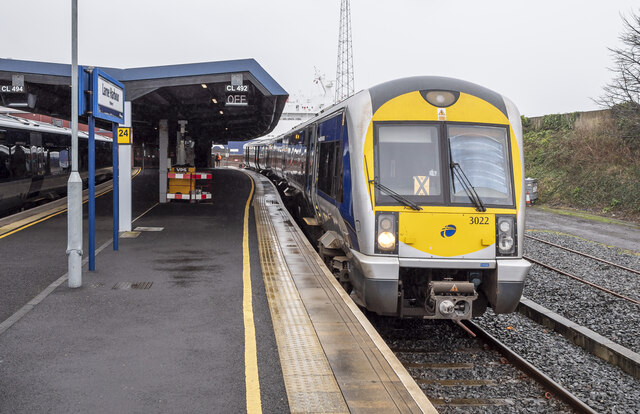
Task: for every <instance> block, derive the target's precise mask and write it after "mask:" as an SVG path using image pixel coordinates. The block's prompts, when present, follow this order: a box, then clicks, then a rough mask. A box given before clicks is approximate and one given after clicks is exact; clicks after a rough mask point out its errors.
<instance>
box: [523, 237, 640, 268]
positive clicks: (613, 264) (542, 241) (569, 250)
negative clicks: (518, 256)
mask: <svg viewBox="0 0 640 414" xmlns="http://www.w3.org/2000/svg"><path fill="white" fill-rule="evenodd" d="M524 237H527V238H529V239H532V240H535V241H538V242H540V243H544V244H548V245H550V246H553V247H557V248H558V249H562V250H566V251H568V252H571V253H575V254H579V255H580V256H584V257H588V258H589V259H593V260H597V261H599V262H602V263H606V264H608V265H611V266H614V267H617V268H619V269H623V270H626V271H627V272H631V273H635V274H637V275H640V270H636V269H631V268H629V267H625V266H622V265H619V264H617V263H613V262H610V261H608V260H605V259H601V258H599V257H596V256H592V255H590V254H586V253H583V252H580V251H578V250H573V249H570V248H568V247H564V246H560V245H559V244H555V243H551V242H549V241H546V240H542V239H539V238H537V237H534V236H529V235H528V234H525V236H524Z"/></svg>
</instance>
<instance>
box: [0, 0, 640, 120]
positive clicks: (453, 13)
mask: <svg viewBox="0 0 640 414" xmlns="http://www.w3.org/2000/svg"><path fill="white" fill-rule="evenodd" d="M78 3H79V7H78V8H79V36H78V37H79V62H80V64H86V65H93V66H111V67H119V68H128V67H141V66H156V65H167V64H177V63H192V62H207V61H216V60H227V59H243V58H255V59H256V60H257V61H258V63H260V64H261V65H262V66H263V67H264V68H265V69H266V70H267V71H268V72H269V73H270V74H271V76H273V77H274V78H275V80H276V81H277V82H278V83H280V85H282V87H283V88H284V89H285V90H287V91H288V92H289V93H290V94H295V93H297V92H299V91H302V92H304V93H307V94H311V93H313V92H314V88H315V86H314V85H313V83H312V81H313V78H314V67H316V68H318V70H319V71H320V72H322V73H324V74H325V75H326V77H327V78H328V79H334V78H335V72H336V56H337V48H338V45H337V44H338V28H339V15H340V0H236V1H229V0H225V1H219V0H180V1H174V0H172V1H169V0H108V1H98V0H78ZM634 11H635V12H636V13H638V12H639V11H640V5H639V3H638V0H581V1H578V0H552V1H550V0H536V1H533V0H528V1H523V0H502V1H497V0H496V1H493V0H485V1H478V0H464V1H463V0H457V1H456V0H446V1H445V0H441V1H430V0H393V1H388V0H387V1H373V0H351V16H352V21H351V23H352V32H353V34H352V36H353V57H354V72H355V86H356V90H360V89H363V88H367V87H369V86H372V85H375V84H377V83H381V82H384V81H387V80H391V79H395V78H399V77H404V76H413V75H439V76H450V77H456V78H461V79H465V80H468V81H471V82H474V83H478V84H480V85H483V86H486V87H488V88H490V89H493V90H495V91H497V92H500V93H502V94H504V95H506V96H508V97H509V98H510V99H511V100H513V101H514V102H515V103H516V105H517V106H518V107H519V108H520V111H521V113H522V114H524V115H527V116H536V115H544V114H548V113H562V112H572V111H585V110H593V109H598V107H597V106H596V105H595V104H594V103H593V102H592V101H591V98H597V97H598V96H599V95H600V93H601V90H602V86H603V85H604V84H606V83H607V82H608V81H609V80H610V78H611V72H609V71H608V70H607V68H608V67H611V66H612V59H611V54H610V52H609V51H608V50H607V47H618V46H620V42H619V39H618V36H619V35H620V33H621V31H622V22H621V18H620V14H621V13H622V14H624V15H627V16H629V15H630V14H631V12H634ZM70 37H71V0H20V1H18V0H2V13H0V39H2V47H0V57H2V58H13V59H23V60H36V61H47V62H59V63H71V40H70Z"/></svg>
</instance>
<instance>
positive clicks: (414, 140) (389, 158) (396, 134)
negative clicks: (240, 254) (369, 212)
mask: <svg viewBox="0 0 640 414" xmlns="http://www.w3.org/2000/svg"><path fill="white" fill-rule="evenodd" d="M439 131H440V130H439V128H438V127H437V126H434V125H406V124H405V125H401V124H386V125H385V124H379V125H377V126H376V139H375V143H376V145H375V178H376V180H377V181H378V182H379V183H380V184H382V185H383V186H385V187H387V188H389V189H390V190H392V191H394V192H396V193H398V194H400V195H401V196H403V197H405V198H407V199H408V200H411V201H413V202H416V203H418V204H431V203H443V202H444V196H443V192H442V167H441V165H440V164H441V163H440V133H439ZM371 178H373V177H371ZM376 200H377V202H378V203H380V204H390V205H396V204H399V202H398V201H397V200H395V199H394V198H393V197H392V196H391V195H390V194H388V192H387V191H385V190H383V189H381V188H376Z"/></svg>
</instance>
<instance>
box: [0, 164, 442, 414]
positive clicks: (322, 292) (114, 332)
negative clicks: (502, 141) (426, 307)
mask: <svg viewBox="0 0 640 414" xmlns="http://www.w3.org/2000/svg"><path fill="white" fill-rule="evenodd" d="M155 174H156V175H155V176H154V175H153V171H151V172H150V174H148V176H147V175H142V176H141V177H138V178H136V179H134V181H133V188H134V191H136V196H134V214H133V217H137V215H139V214H142V212H144V211H146V210H148V209H149V208H150V207H152V208H151V209H150V210H149V211H148V212H146V214H144V215H142V217H140V218H139V219H138V220H136V221H135V223H134V224H133V228H134V230H135V229H136V228H138V231H139V232H134V233H132V234H129V235H128V236H129V237H130V238H121V239H120V241H119V243H120V251H118V252H114V251H113V250H112V248H111V244H110V243H109V231H110V214H109V213H108V212H107V210H108V207H107V206H108V205H109V202H110V197H109V196H108V195H105V196H104V197H103V198H104V200H102V201H100V203H99V205H100V206H102V207H98V206H97V207H98V209H99V213H98V214H97V215H98V223H97V226H96V227H97V228H98V234H99V236H98V239H97V241H96V246H97V247H100V246H102V247H103V249H102V250H101V251H100V252H99V254H98V255H97V256H96V271H95V272H87V271H86V267H85V271H84V273H83V287H82V288H79V289H69V288H68V287H67V286H66V283H61V284H60V285H59V286H57V287H54V288H50V290H51V291H52V292H51V293H50V294H49V295H48V296H46V297H44V298H43V299H42V301H41V302H39V303H37V304H34V306H31V309H30V311H29V312H28V313H25V314H24V315H23V316H22V317H21V318H20V319H18V320H16V321H15V323H12V324H11V325H10V326H9V327H8V328H6V329H5V330H4V332H2V333H0V412H42V411H48V412H105V413H110V412H114V413H115V412H118V413H120V412H225V413H227V412H246V411H254V410H255V408H256V405H255V403H256V401H255V399H253V397H251V396H250V395H249V393H248V391H247V387H246V385H247V384H248V383H249V381H248V380H247V378H249V377H250V374H249V373H248V370H247V362H246V361H247V359H246V355H245V349H246V346H247V342H250V339H247V337H246V329H245V323H246V315H247V313H246V309H244V306H243V294H245V293H246V284H245V285H243V270H245V269H247V268H250V272H249V274H248V276H249V278H250V282H251V288H252V291H251V292H252V294H251V299H252V311H253V312H252V316H253V318H252V320H253V325H254V327H255V345H256V348H255V353H256V357H257V372H258V380H259V404H260V408H261V410H262V411H263V412H273V413H280V412H290V411H291V412H380V413H383V412H384V413H388V412H423V411H427V412H430V411H431V408H432V407H431V406H430V404H429V403H428V401H427V400H426V397H424V395H423V394H422V393H420V392H419V389H417V386H416V385H415V383H414V382H413V380H411V379H410V378H407V377H404V376H403V372H404V374H406V371H405V370H404V368H402V366H401V365H400V364H399V363H398V362H397V360H395V357H393V356H392V355H389V354H388V353H387V351H388V348H386V349H385V345H384V344H380V343H378V341H379V337H376V336H377V333H375V331H373V332H372V330H373V328H372V327H371V326H370V324H368V321H366V319H364V316H362V314H361V313H360V312H359V310H358V309H357V307H355V305H354V304H353V302H350V299H349V298H348V297H347V295H346V294H345V293H344V291H342V290H341V289H340V287H339V285H337V283H336V282H335V280H334V279H333V278H332V276H331V275H330V274H329V273H328V270H327V269H326V268H324V267H323V265H322V263H321V261H320V259H319V258H318V257H317V255H315V252H314V251H313V248H312V247H311V246H310V245H309V244H308V242H307V241H306V239H304V238H303V236H302V233H301V232H300V231H299V230H297V228H296V227H295V225H292V220H291V219H290V217H288V213H286V211H285V210H283V209H282V208H281V207H280V206H279V204H278V197H277V193H275V190H274V189H273V187H272V185H271V183H269V182H268V181H266V179H263V178H262V177H259V176H257V175H254V179H255V182H256V183H257V185H256V186H255V187H254V186H252V181H251V179H250V178H249V176H248V175H246V174H244V173H242V172H240V171H233V170H224V169H220V170H214V193H213V199H214V202H213V204H188V203H172V204H163V205H155V199H157V170H156V171H155ZM154 183H155V184H154ZM154 185H155V187H154ZM252 188H253V190H252ZM145 190H146V191H145ZM252 191H255V197H254V202H253V207H254V208H255V210H254V208H247V200H248V199H249V197H250V194H251V193H252ZM147 192H148V193H149V194H150V195H149V197H148V199H146V198H145V197H146V196H145V197H140V198H139V199H138V200H139V201H138V202H139V203H140V204H139V205H136V201H135V200H136V197H137V196H138V195H139V194H143V193H147ZM145 199H146V200H147V201H146V203H145V202H143V200H145ZM103 204H104V205H103ZM245 211H246V212H248V213H249V216H248V220H246V221H245ZM49 221H50V222H49V223H47V221H45V222H43V223H39V224H38V225H36V226H32V227H30V228H29V229H28V230H27V229H26V230H24V233H22V232H18V233H15V234H13V235H11V236H9V237H5V238H3V239H0V249H4V250H3V254H4V252H7V251H12V250H15V249H18V248H20V246H23V249H22V250H25V249H24V246H27V245H29V243H30V241H31V240H33V239H34V238H36V237H38V242H37V243H35V244H33V243H32V244H31V246H32V248H31V250H32V252H31V253H28V254H30V255H32V256H34V257H37V256H38V255H40V256H41V257H40V258H34V259H33V261H32V262H27V263H26V264H24V263H23V261H22V260H19V258H15V259H14V261H12V262H11V267H10V274H11V277H13V278H20V277H23V278H24V279H25V280H23V281H22V282H21V283H24V285H25V286H26V288H25V289H27V290H28V292H29V293H28V295H27V294H22V295H20V294H17V293H16V294H15V296H14V297H15V300H13V301H12V302H11V304H10V305H2V310H3V311H4V312H5V314H6V313H9V314H14V313H13V312H15V310H16V308H20V307H21V306H23V305H25V304H27V302H28V301H29V300H30V299H31V298H32V297H33V296H35V294H32V292H33V291H38V292H39V291H41V290H42V289H43V285H44V286H46V285H48V284H49V283H51V282H53V281H54V280H56V279H58V280H60V276H62V275H63V274H64V273H65V272H66V269H65V265H66V256H64V247H63V248H62V249H61V250H58V249H60V245H61V244H62V246H64V243H65V242H66V217H65V215H64V214H61V215H60V216H59V217H58V216H56V217H55V218H52V219H50V220H49ZM45 223H47V224H45ZM245 223H247V225H248V227H246V228H245ZM41 225H44V227H42V228H43V229H44V230H39V228H40V226H41ZM29 232H32V233H29ZM21 233H22V234H21ZM60 233H61V234H62V235H60ZM245 234H248V244H247V245H245V247H246V249H244V251H245V252H247V251H248V252H249V255H248V256H246V255H245V256H243V237H244V235H245ZM52 246H55V248H54V247H52ZM50 249H51V250H53V251H54V252H55V253H54V252H52V253H51V254H50V255H51V257H49V256H48V255H47V254H44V252H46V251H47V250H50ZM23 254H27V253H26V252H23ZM49 261H52V264H51V265H50V266H47V263H48V262H49ZM5 279H7V278H6V277H5V275H4V273H3V275H2V281H1V282H0V283H6V284H7V285H9V284H10V281H7V280H5ZM245 282H246V280H245ZM38 292H36V293H38ZM29 295H30V297H29V298H27V299H26V301H25V299H24V298H25V297H26V296H29ZM245 305H246V302H245ZM27 307H29V306H27ZM0 320H6V317H3V318H2V319H0ZM388 352H389V353H390V351H388ZM412 387H413V388H412ZM416 390H417V392H418V394H419V395H418V394H415V392H416ZM412 392H413V393H412ZM420 405H422V408H421V407H420Z"/></svg>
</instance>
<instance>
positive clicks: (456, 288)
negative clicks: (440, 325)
mask: <svg viewBox="0 0 640 414" xmlns="http://www.w3.org/2000/svg"><path fill="white" fill-rule="evenodd" d="M477 298H478V293H477V292H476V290H475V286H474V284H473V282H459V281H432V282H430V283H429V295H428V297H427V300H426V301H425V309H426V310H427V312H430V313H435V314H436V317H437V318H442V319H454V320H461V319H471V315H472V312H471V308H472V305H473V301H474V300H476V299H477Z"/></svg>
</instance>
